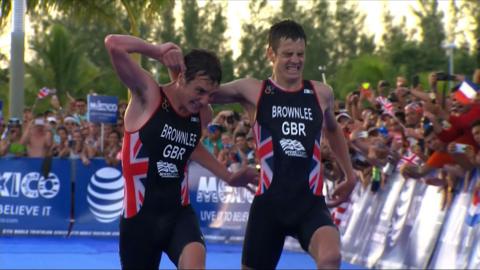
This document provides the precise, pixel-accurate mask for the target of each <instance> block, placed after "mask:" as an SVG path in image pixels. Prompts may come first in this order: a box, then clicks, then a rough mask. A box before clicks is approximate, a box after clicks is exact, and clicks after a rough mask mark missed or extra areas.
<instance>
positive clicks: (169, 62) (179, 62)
mask: <svg viewBox="0 0 480 270" xmlns="http://www.w3.org/2000/svg"><path fill="white" fill-rule="evenodd" d="M157 60H159V61H160V62H161V63H162V64H163V65H164V66H165V67H167V68H168V69H169V70H171V71H172V72H174V73H177V74H178V73H180V72H183V71H185V63H184V60H183V52H182V50H181V49H180V47H178V46H177V45H176V44H175V43H172V42H167V43H163V44H161V45H159V57H158V58H157Z"/></svg>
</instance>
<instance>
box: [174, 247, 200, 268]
mask: <svg viewBox="0 0 480 270" xmlns="http://www.w3.org/2000/svg"><path fill="white" fill-rule="evenodd" d="M178 268H179V269H205V247H204V246H203V245H202V244H201V243H198V242H194V243H190V244H188V245H186V246H185V248H184V249H183V251H182V253H181V254H180V258H179V259H178Z"/></svg>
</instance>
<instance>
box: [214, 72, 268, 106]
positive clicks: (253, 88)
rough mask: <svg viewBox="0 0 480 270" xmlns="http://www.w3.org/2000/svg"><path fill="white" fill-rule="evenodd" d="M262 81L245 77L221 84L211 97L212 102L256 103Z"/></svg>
mask: <svg viewBox="0 0 480 270" xmlns="http://www.w3.org/2000/svg"><path fill="white" fill-rule="evenodd" d="M261 87H262V82H261V81H259V80H257V79H252V78H244V79H238V80H235V81H231V82H228V83H225V84H222V85H220V88H219V89H218V91H216V92H215V93H214V94H213V95H212V96H211V98H210V103H221V104H224V103H235V102H238V103H240V104H242V105H246V104H250V105H256V102H257V98H258V94H259V91H260V88H261Z"/></svg>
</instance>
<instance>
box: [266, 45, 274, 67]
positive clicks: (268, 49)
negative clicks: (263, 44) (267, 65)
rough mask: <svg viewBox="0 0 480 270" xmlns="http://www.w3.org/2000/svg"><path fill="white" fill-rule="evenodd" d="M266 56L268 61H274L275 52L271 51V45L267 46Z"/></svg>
mask: <svg viewBox="0 0 480 270" xmlns="http://www.w3.org/2000/svg"><path fill="white" fill-rule="evenodd" d="M267 58H268V60H270V62H272V63H273V62H274V60H275V52H274V51H273V49H272V47H271V46H268V48H267Z"/></svg>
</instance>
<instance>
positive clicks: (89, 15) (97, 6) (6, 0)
mask: <svg viewBox="0 0 480 270" xmlns="http://www.w3.org/2000/svg"><path fill="white" fill-rule="evenodd" d="M13 1H15V0H13ZM13 1H12V0H2V1H1V5H0V14H1V16H0V29H5V28H4V27H5V25H6V23H7V20H8V18H9V17H10V13H11V12H12V8H13ZM17 1H19V2H20V1H22V2H23V0H17ZM173 1H174V0H117V1H111V0H82V1H78V0H29V1H26V2H27V7H26V12H27V14H28V13H35V12H39V13H41V12H44V13H46V14H49V13H50V12H52V11H56V12H61V13H66V14H69V15H71V18H72V19H76V20H79V21H97V22H101V23H106V24H109V25H110V26H111V27H112V29H113V30H114V31H115V32H118V33H129V34H132V35H136V36H138V35H139V34H140V28H141V26H142V24H144V23H147V22H149V21H150V20H153V19H154V18H155V16H156V15H159V14H160V13H161V11H162V8H163V7H165V6H167V4H168V3H170V4H171V3H173ZM19 2H18V3H19ZM112 6H113V8H112ZM170 6H171V5H170ZM125 20H126V21H128V25H127V26H126V27H125V26H124V24H123V22H124V21H125ZM11 46H12V48H21V50H22V52H21V58H22V59H23V39H16V40H13V38H12V44H11ZM12 70H14V69H12ZM16 76H21V77H23V66H22V69H21V74H20V75H16ZM12 77H14V76H12ZM13 89H16V90H15V91H13ZM10 91H11V96H12V95H13V94H14V92H16V93H15V94H16V95H21V96H22V98H21V99H19V100H20V103H23V91H24V89H23V82H22V83H21V85H20V86H15V85H11V88H10ZM15 101H18V99H16V100H15ZM10 105H11V107H13V108H16V113H15V115H16V114H20V112H21V110H22V108H23V104H10ZM16 116H19V115H16Z"/></svg>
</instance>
